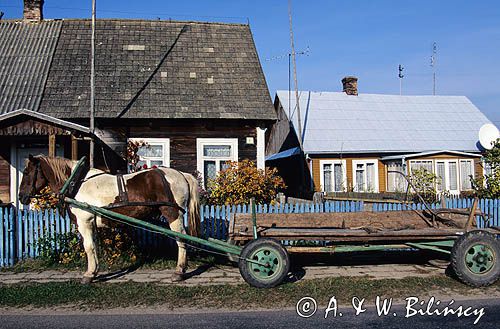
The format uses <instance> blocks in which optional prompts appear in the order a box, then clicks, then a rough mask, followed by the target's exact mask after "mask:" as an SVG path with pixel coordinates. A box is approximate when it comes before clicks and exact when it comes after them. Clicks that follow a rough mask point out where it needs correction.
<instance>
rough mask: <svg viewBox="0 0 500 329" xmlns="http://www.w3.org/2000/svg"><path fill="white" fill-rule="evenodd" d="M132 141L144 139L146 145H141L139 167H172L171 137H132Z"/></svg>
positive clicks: (138, 152)
mask: <svg viewBox="0 0 500 329" xmlns="http://www.w3.org/2000/svg"><path fill="white" fill-rule="evenodd" d="M130 140H132V141H144V142H146V143H147V145H146V146H141V147H139V150H138V151H137V155H138V156H139V161H138V162H137V167H144V166H145V167H147V168H152V167H154V166H156V167H160V166H163V167H170V139H169V138H130Z"/></svg>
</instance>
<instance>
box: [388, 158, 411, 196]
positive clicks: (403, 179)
mask: <svg viewBox="0 0 500 329" xmlns="http://www.w3.org/2000/svg"><path fill="white" fill-rule="evenodd" d="M391 164H396V165H397V166H398V167H401V171H399V172H400V173H402V174H403V175H406V173H405V166H406V165H405V163H404V162H402V161H401V160H389V161H387V162H385V163H384V169H385V173H386V176H385V189H386V191H387V192H390V193H398V192H405V191H406V190H407V189H408V181H407V180H406V179H405V178H404V177H403V176H402V175H399V174H396V175H397V176H395V177H396V180H401V181H402V182H403V185H404V186H405V187H404V189H403V190H402V191H398V190H397V189H396V188H394V191H391V190H390V189H389V186H390V184H391V181H390V179H389V175H390V174H391V173H390V172H389V171H390V169H389V167H390V166H391ZM394 171H395V170H394ZM394 187H395V186H394Z"/></svg>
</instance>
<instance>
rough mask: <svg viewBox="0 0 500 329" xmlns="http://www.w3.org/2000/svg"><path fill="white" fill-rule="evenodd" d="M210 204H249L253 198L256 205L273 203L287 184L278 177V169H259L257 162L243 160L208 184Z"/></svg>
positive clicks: (230, 166)
mask: <svg viewBox="0 0 500 329" xmlns="http://www.w3.org/2000/svg"><path fill="white" fill-rule="evenodd" d="M208 187H209V190H210V197H209V199H210V203H212V204H226V205H229V204H231V205H233V204H236V205H237V204H248V203H249V202H250V199H251V198H255V202H256V203H258V204H259V203H271V201H272V200H273V199H274V198H275V197H276V193H278V191H279V190H280V189H284V188H285V187H286V186H285V182H284V181H283V179H282V178H281V177H280V176H278V175H277V169H276V168H273V169H271V168H266V169H265V170H263V169H257V167H256V166H255V162H253V161H250V160H243V161H241V162H230V163H229V167H228V168H227V169H225V170H222V171H220V172H219V174H218V175H217V177H216V178H215V179H214V180H213V181H211V182H208Z"/></svg>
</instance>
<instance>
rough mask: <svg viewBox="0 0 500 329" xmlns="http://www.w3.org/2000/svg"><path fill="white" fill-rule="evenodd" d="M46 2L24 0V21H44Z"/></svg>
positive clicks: (42, 0)
mask: <svg viewBox="0 0 500 329" xmlns="http://www.w3.org/2000/svg"><path fill="white" fill-rule="evenodd" d="M43 2H44V0H24V10H23V19H24V20H25V21H28V22H40V21H41V20H42V19H43Z"/></svg>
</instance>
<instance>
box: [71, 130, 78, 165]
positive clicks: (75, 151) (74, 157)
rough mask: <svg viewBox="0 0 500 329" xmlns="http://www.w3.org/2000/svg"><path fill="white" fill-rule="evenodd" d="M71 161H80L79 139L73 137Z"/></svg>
mask: <svg viewBox="0 0 500 329" xmlns="http://www.w3.org/2000/svg"><path fill="white" fill-rule="evenodd" d="M71 160H74V161H76V160H78V139H76V137H75V136H74V135H71Z"/></svg>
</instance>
